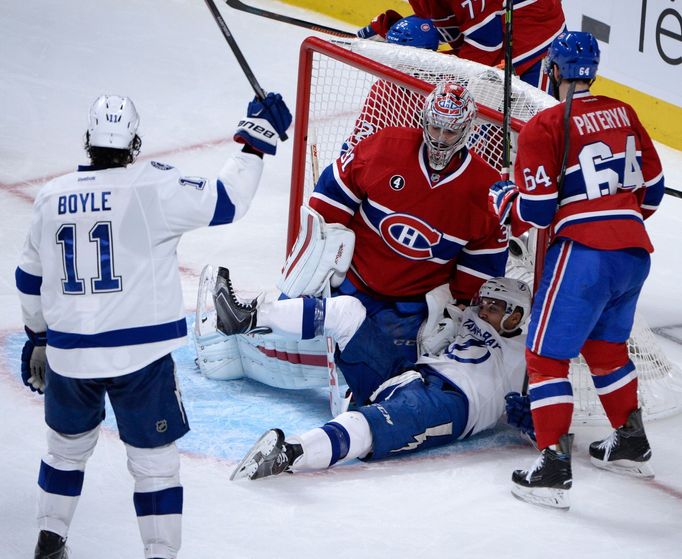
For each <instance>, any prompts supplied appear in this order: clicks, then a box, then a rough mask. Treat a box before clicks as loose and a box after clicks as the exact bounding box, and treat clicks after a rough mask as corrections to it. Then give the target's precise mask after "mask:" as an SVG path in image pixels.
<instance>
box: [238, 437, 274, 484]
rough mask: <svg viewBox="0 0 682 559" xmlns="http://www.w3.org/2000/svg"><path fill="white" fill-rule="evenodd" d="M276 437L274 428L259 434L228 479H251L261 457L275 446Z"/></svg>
mask: <svg viewBox="0 0 682 559" xmlns="http://www.w3.org/2000/svg"><path fill="white" fill-rule="evenodd" d="M278 439H279V434H278V433H277V431H275V430H274V429H272V430H270V431H267V432H266V433H264V434H263V435H261V437H260V439H258V440H257V441H256V444H254V445H253V446H252V447H251V450H249V452H247V453H246V456H244V458H242V461H241V462H239V464H238V465H237V467H236V468H235V469H234V471H233V472H232V475H231V476H230V481H236V480H239V479H247V478H248V479H252V478H253V476H254V475H255V473H256V472H257V471H258V466H260V465H261V464H262V463H263V459H264V458H265V457H266V456H268V454H270V453H271V452H272V450H273V449H274V448H275V445H276V444H277V441H278Z"/></svg>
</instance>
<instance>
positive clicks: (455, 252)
mask: <svg viewBox="0 0 682 559" xmlns="http://www.w3.org/2000/svg"><path fill="white" fill-rule="evenodd" d="M456 158H457V161H456V162H454V161H453V162H452V163H451V167H452V169H446V171H445V172H444V173H442V174H438V173H434V172H433V171H431V170H430V168H429V166H428V162H427V161H428V160H427V158H426V146H425V144H424V142H423V139H422V130H421V129H416V128H384V129H383V130H380V131H378V132H377V133H376V134H374V135H373V136H371V137H369V138H367V139H365V140H363V141H361V142H360V143H359V144H358V145H357V146H355V148H354V149H352V150H351V151H349V152H347V153H345V154H343V155H342V156H341V157H340V158H339V159H337V160H336V161H335V162H334V163H332V164H331V165H330V166H329V167H327V168H326V169H325V170H324V171H323V173H322V175H321V176H320V180H319V181H318V183H317V185H316V186H315V191H314V192H313V194H312V196H311V198H310V206H311V207H312V208H314V209H315V210H317V211H318V212H319V213H320V214H322V216H323V217H324V218H325V220H326V221H328V222H335V223H342V224H344V225H346V226H347V227H350V228H351V229H352V230H353V231H354V232H355V235H356V240H355V252H354V254H353V260H352V263H351V270H350V271H349V274H348V277H349V279H350V280H351V281H352V282H353V284H354V285H355V286H356V287H357V288H358V289H360V290H362V291H365V292H369V293H373V294H376V295H379V296H384V297H391V298H410V297H415V296H421V295H424V294H425V293H426V292H428V291H429V290H431V289H433V288H434V287H437V286H438V285H441V284H443V283H448V282H449V283H450V287H451V291H452V294H453V296H454V297H455V298H458V299H471V298H472V297H473V296H474V295H475V294H476V292H477V291H478V288H479V287H480V285H481V284H482V283H483V282H484V281H485V280H487V279H489V278H490V277H493V276H499V275H504V268H505V264H506V260H507V238H506V231H505V230H504V228H500V225H499V222H498V220H497V218H496V216H495V215H494V214H492V212H490V210H489V209H488V188H489V187H490V185H492V184H493V183H494V182H496V181H498V180H499V179H500V176H499V173H497V171H495V170H494V169H493V168H492V167H490V165H488V164H487V163H486V162H485V161H483V160H482V159H480V158H479V157H478V156H477V155H475V154H473V153H469V152H468V151H467V150H463V151H462V152H460V156H456Z"/></svg>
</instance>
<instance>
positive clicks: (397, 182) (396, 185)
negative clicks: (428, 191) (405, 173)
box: [388, 175, 405, 191]
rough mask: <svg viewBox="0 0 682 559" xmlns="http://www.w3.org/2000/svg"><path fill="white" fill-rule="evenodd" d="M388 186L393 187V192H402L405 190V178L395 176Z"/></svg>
mask: <svg viewBox="0 0 682 559" xmlns="http://www.w3.org/2000/svg"><path fill="white" fill-rule="evenodd" d="M388 185H389V186H390V187H391V190H395V191H398V190H402V189H403V188H405V178H404V177H402V176H401V175H393V176H392V177H391V179H390V180H389V181H388Z"/></svg>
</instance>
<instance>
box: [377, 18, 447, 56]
mask: <svg viewBox="0 0 682 559" xmlns="http://www.w3.org/2000/svg"><path fill="white" fill-rule="evenodd" d="M386 41H387V42H389V43H395V44H398V45H406V46H408V47H417V48H420V49H430V50H436V49H437V48H438V43H439V42H440V35H439V34H438V31H437V30H436V26H435V25H433V22H432V21H431V20H430V19H424V18H421V17H417V16H407V17H404V18H403V19H400V20H398V21H396V22H395V23H394V24H393V25H392V26H391V28H390V29H389V30H388V33H387V34H386Z"/></svg>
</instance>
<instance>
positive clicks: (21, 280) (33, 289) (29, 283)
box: [14, 266, 43, 295]
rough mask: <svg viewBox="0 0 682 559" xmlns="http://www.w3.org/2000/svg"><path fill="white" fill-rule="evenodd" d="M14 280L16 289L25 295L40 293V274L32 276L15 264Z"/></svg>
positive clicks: (41, 282)
mask: <svg viewBox="0 0 682 559" xmlns="http://www.w3.org/2000/svg"><path fill="white" fill-rule="evenodd" d="M14 281H15V283H16V285H17V289H18V290H19V291H21V292H22V293H24V294H25V295H40V286H41V285H43V278H42V276H34V275H33V274H29V273H28V272H24V271H23V270H22V269H21V268H19V266H17V269H16V271H15V272H14Z"/></svg>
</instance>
